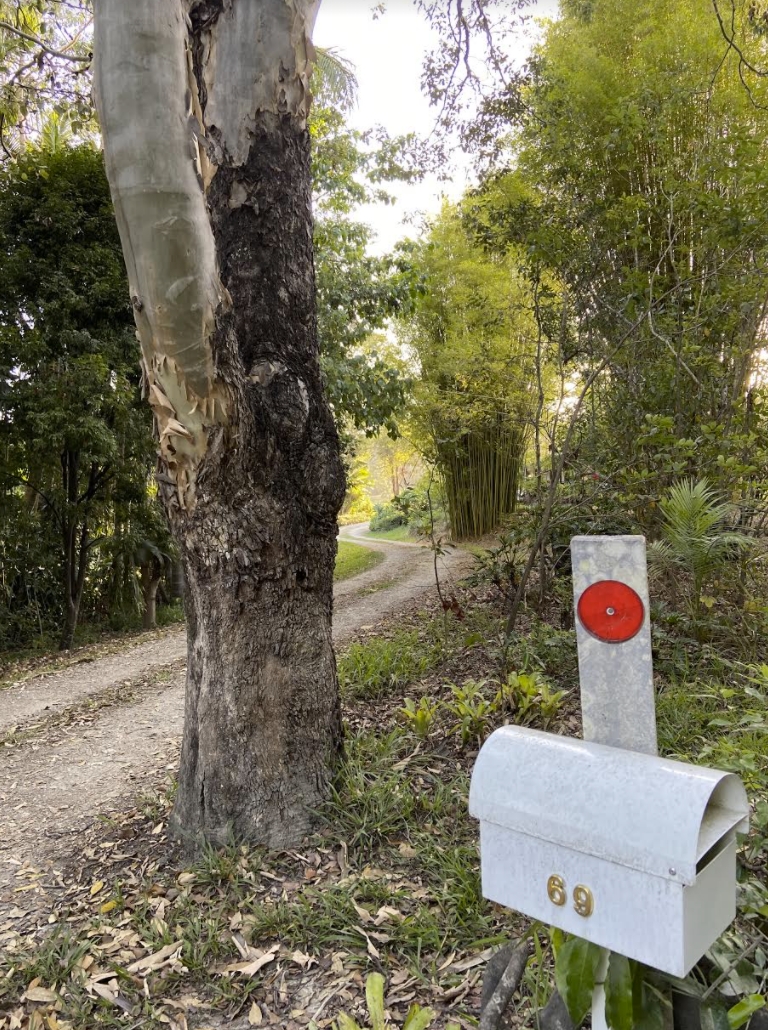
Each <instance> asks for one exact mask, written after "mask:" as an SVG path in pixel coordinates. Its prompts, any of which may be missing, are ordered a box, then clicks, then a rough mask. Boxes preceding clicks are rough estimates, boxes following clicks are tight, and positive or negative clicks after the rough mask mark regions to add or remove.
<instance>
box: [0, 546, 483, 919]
mask: <svg viewBox="0 0 768 1030" xmlns="http://www.w3.org/2000/svg"><path fill="white" fill-rule="evenodd" d="M364 531H365V527H364V526H362V527H361V526H352V527H346V528H345V529H344V530H342V532H341V536H342V537H343V538H347V539H354V540H355V541H356V542H358V543H361V544H364V545H365V546H366V547H371V548H372V549H373V550H376V551H380V552H381V553H383V554H384V559H383V560H382V561H381V562H380V563H379V564H378V565H377V566H376V567H375V568H373V569H370V570H368V571H367V572H364V573H361V574H360V575H358V576H355V577H353V578H352V579H348V580H346V581H344V582H342V583H340V584H339V585H338V586H337V588H336V591H335V614H334V628H333V629H334V640H335V641H336V643H337V645H342V644H344V643H346V642H347V641H349V640H350V639H352V638H353V637H354V636H355V634H356V632H357V631H358V630H360V629H370V628H371V627H372V626H374V625H375V624H376V623H377V622H379V621H380V620H381V619H383V618H385V617H386V616H388V615H391V614H393V613H396V612H397V611H398V610H399V609H400V608H402V606H403V605H405V604H406V603H408V602H411V601H412V600H413V599H414V598H417V597H418V596H419V595H420V594H422V593H424V592H425V591H428V590H430V589H434V583H435V578H434V575H435V573H434V555H433V553H432V551H431V550H430V549H429V548H427V547H422V546H420V545H418V544H401V543H390V542H383V541H374V540H370V539H366V538H365V536H364ZM466 564H467V555H466V554H465V553H464V552H459V551H456V552H452V553H450V554H448V555H445V556H444V557H441V558H440V559H439V561H438V565H439V571H440V577H441V582H447V581H449V580H450V579H451V577H454V576H456V575H457V574H459V572H460V570H461V568H462V567H466ZM146 637H147V638H146V639H141V640H140V641H139V642H138V643H131V644H128V645H126V646H125V647H124V648H121V649H120V650H119V651H117V652H116V653H113V654H109V655H106V656H102V657H92V656H89V654H88V652H85V653H84V654H83V655H82V657H80V658H79V659H78V660H77V662H76V663H75V664H72V665H71V666H69V667H67V668H64V669H60V670H59V671H55V672H52V673H49V674H47V675H39V676H37V677H35V678H32V679H27V680H25V681H24V682H21V683H18V684H14V685H11V686H8V687H6V688H3V689H0V805H1V806H2V807H1V808H0V920H1V919H2V916H3V914H4V913H6V914H7V913H8V912H9V911H14V912H19V911H20V910H21V909H22V908H23V907H24V904H25V898H26V892H27V890H28V889H29V888H30V886H31V885H34V883H35V882H36V880H37V878H38V874H39V872H40V870H42V869H43V868H47V869H49V868H50V867H51V864H53V866H54V868H55V866H56V864H57V863H68V862H69V861H70V860H71V858H72V857H73V855H75V854H76V852H77V848H78V835H79V834H80V833H81V832H82V830H83V829H84V828H85V827H87V826H88V825H89V824H90V823H92V822H93V820H94V819H96V818H99V816H100V815H101V814H102V813H105V812H108V811H110V810H115V809H117V808H120V807H121V806H122V805H123V804H129V803H130V802H131V801H135V798H136V796H137V795H138V794H140V793H141V792H142V791H146V790H149V789H151V788H152V787H153V786H154V785H156V784H157V783H158V781H159V780H162V779H163V777H164V776H165V775H167V773H168V772H169V771H171V770H173V769H174V768H175V767H176V762H177V758H178V748H179V742H180V737H181V729H182V720H183V710H184V671H185V662H186V638H185V632H184V628H183V627H173V628H172V629H169V630H166V631H162V632H158V633H154V634H148V635H146ZM47 879H49V878H47Z"/></svg>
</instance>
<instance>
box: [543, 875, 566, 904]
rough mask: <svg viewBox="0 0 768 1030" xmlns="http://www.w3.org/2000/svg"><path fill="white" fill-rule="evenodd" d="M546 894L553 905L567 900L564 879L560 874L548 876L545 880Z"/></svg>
mask: <svg viewBox="0 0 768 1030" xmlns="http://www.w3.org/2000/svg"><path fill="white" fill-rule="evenodd" d="M547 894H548V896H549V900H550V901H551V902H552V904H553V905H564V904H565V903H566V901H567V900H568V895H567V894H566V893H565V881H564V880H563V878H562V876H550V878H549V879H548V880H547Z"/></svg>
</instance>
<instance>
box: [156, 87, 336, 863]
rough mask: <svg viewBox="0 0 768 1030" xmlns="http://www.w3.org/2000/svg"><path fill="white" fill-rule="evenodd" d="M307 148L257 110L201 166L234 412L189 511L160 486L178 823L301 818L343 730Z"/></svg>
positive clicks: (315, 797)
mask: <svg viewBox="0 0 768 1030" xmlns="http://www.w3.org/2000/svg"><path fill="white" fill-rule="evenodd" d="M204 99H205V98H203V100H204ZM212 132H213V135H214V138H215V129H214V130H212ZM309 161H310V151H309V134H308V132H307V130H306V128H304V127H300V126H296V123H295V119H293V118H291V117H290V116H289V115H282V116H278V115H274V114H272V113H269V112H264V113H261V114H260V115H258V116H257V118H256V124H255V127H254V129H253V133H252V142H251V146H250V151H249V156H248V159H247V161H246V162H245V164H243V165H240V166H237V167H236V166H228V165H226V164H223V165H220V166H219V168H218V171H217V173H216V176H215V177H214V179H213V181H212V183H211V186H210V188H209V191H208V194H207V198H208V206H209V209H210V215H211V225H212V228H213V234H214V239H215V242H216V250H217V253H218V260H219V268H220V275H221V281H222V283H223V284H224V286H225V287H226V289H228V290H229V294H230V296H231V298H232V312H231V314H229V315H226V316H224V317H223V318H221V319H220V320H219V323H218V325H217V330H216V333H215V335H214V339H213V351H214V359H215V361H216V363H217V364H218V366H219V367H220V369H221V372H222V374H223V375H224V377H225V378H226V379H228V381H229V382H230V385H231V387H232V388H233V392H234V393H235V396H236V398H237V404H236V411H237V416H236V420H235V424H233V428H232V430H231V432H230V434H229V439H228V441H226V444H225V446H223V447H221V448H220V449H218V450H215V451H214V452H213V453H209V455H208V456H207V457H206V458H205V459H204V462H203V465H202V467H201V471H200V474H199V479H198V483H199V487H198V503H197V507H196V509H195V511H194V512H193V513H190V514H188V513H186V512H184V511H183V510H182V509H181V508H180V506H179V505H178V503H177V500H176V494H175V491H173V490H168V491H167V501H168V502H169V515H170V517H171V521H172V524H173V525H174V528H175V531H176V536H177V539H179V540H182V541H183V542H184V545H185V546H184V548H183V556H184V573H185V578H186V584H187V592H186V598H187V605H188V611H187V618H188V625H189V673H188V681H187V699H186V713H185V729H184V739H183V746H182V758H181V771H180V778H179V790H178V797H177V802H176V809H175V812H174V823H175V825H176V826H177V827H179V829H181V830H182V831H183V832H184V833H185V834H186V835H189V834H190V833H193V834H195V833H196V832H199V833H201V834H203V835H205V836H207V837H209V838H210V837H213V838H214V839H219V840H220V839H222V838H224V837H225V835H226V834H228V833H229V832H230V831H231V830H232V831H234V832H235V833H236V834H240V835H245V836H248V837H253V838H256V839H259V840H264V842H266V843H268V844H270V845H271V846H283V845H286V844H288V843H290V842H295V840H298V839H300V838H301V836H302V835H303V833H304V832H305V830H306V829H307V828H308V826H309V824H310V820H311V811H312V809H313V808H316V806H317V804H319V802H320V801H321V800H322V798H323V797H324V794H325V788H326V783H327V778H328V775H329V771H330V770H331V769H333V767H334V764H335V760H336V756H337V754H338V753H339V751H340V748H341V743H342V725H341V712H340V706H339V698H338V690H337V679H336V664H335V658H334V652H333V646H331V639H330V616H331V590H333V570H334V560H335V556H336V533H337V528H336V516H337V512H338V510H339V508H340V506H341V503H342V501H343V495H344V475H343V470H342V466H341V461H340V458H339V444H338V438H337V434H336V428H335V425H334V421H333V418H331V415H330V412H329V410H328V407H327V404H326V403H325V400H324V398H323V393H322V384H321V379H320V372H319V365H318V359H317V331H316V320H315V296H314V294H315V289H314V271H313V255H312V220H311V199H310V182H311V180H310V164H309ZM246 785H247V789H244V787H245V786H246Z"/></svg>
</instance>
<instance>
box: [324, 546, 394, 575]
mask: <svg viewBox="0 0 768 1030" xmlns="http://www.w3.org/2000/svg"><path fill="white" fill-rule="evenodd" d="M381 561H384V555H383V554H381V553H380V552H379V551H372V550H371V549H370V547H363V546H362V545H360V544H351V543H349V541H348V540H339V551H338V554H337V555H336V569H335V571H334V574H333V578H334V581H335V582H336V583H338V582H340V581H341V580H342V579H349V577H350V576H357V575H358V574H359V573H361V572H365V571H366V570H367V569H372V568H373V567H374V565H378V564H379V562H381Z"/></svg>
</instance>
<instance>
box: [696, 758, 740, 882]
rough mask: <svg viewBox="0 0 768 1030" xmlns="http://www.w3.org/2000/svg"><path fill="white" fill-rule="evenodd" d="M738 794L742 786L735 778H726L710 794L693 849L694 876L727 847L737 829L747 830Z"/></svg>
mask: <svg viewBox="0 0 768 1030" xmlns="http://www.w3.org/2000/svg"><path fill="white" fill-rule="evenodd" d="M739 788H741V790H740V789H739ZM741 791H743V787H742V786H741V784H740V783H739V782H738V781H735V778H732V777H727V778H726V779H724V780H721V781H720V783H718V785H717V786H716V787H715V789H714V791H713V792H712V795H711V797H710V799H709V801H708V802H707V807H706V809H705V810H704V817H703V819H702V820H701V829H700V830H699V839H698V843H697V846H696V874H697V875H698V874H699V873H700V872H702V870H704V869H706V867H707V866H708V865H709V864H710V862H712V861H714V859H715V858H717V856H718V855H719V854H720V853H721V852H723V851H724V850H725V849H726V848H727V847H728V845H729V843H730V842H731V841H732V840H733V836H734V834H735V832H736V831H737V830H744V831H746V829H747V825H746V822H747V821H746V819H745V817H744V811H743V807H742V806H741V805H740V801H741Z"/></svg>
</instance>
